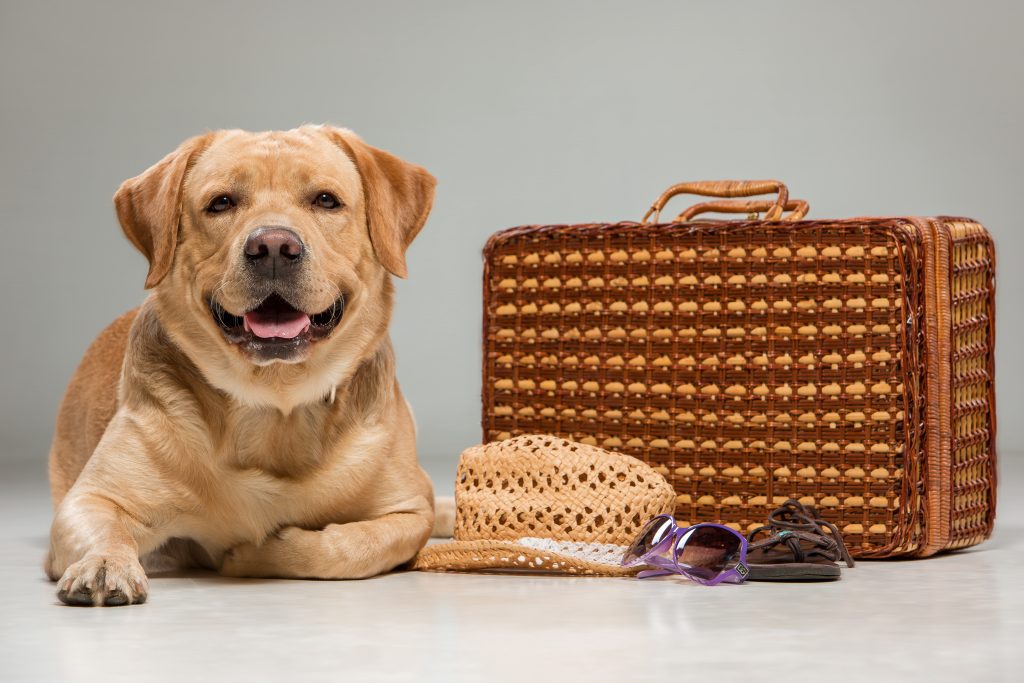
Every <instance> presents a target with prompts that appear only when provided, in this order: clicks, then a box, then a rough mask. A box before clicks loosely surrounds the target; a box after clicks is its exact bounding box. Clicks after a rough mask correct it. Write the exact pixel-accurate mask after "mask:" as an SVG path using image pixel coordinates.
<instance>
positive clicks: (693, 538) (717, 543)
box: [676, 526, 741, 579]
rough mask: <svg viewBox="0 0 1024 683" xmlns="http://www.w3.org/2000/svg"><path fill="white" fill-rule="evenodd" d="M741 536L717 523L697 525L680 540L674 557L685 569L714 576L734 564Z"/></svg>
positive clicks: (738, 552)
mask: <svg viewBox="0 0 1024 683" xmlns="http://www.w3.org/2000/svg"><path fill="white" fill-rule="evenodd" d="M740 545H741V542H740V537H739V536H737V535H736V534H734V533H732V532H730V531H728V530H726V529H723V528H721V527H717V526H698V527H695V528H694V529H693V531H691V532H689V533H687V534H686V535H684V536H683V537H682V538H681V539H680V540H679V545H678V546H676V553H677V555H676V560H677V562H678V563H679V564H680V565H682V566H683V567H685V568H686V569H687V571H689V572H690V573H691V574H693V575H695V576H699V577H700V578H703V579H713V578H715V577H716V576H718V575H719V574H721V573H722V572H724V571H725V570H726V569H728V568H729V567H731V566H733V565H734V564H736V561H737V560H738V559H739V554H740Z"/></svg>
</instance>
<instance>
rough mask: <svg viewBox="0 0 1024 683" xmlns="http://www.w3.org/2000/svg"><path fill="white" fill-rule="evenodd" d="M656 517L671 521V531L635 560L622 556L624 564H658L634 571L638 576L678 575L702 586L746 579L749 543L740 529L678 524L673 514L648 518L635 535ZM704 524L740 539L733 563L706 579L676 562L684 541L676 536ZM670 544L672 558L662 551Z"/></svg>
mask: <svg viewBox="0 0 1024 683" xmlns="http://www.w3.org/2000/svg"><path fill="white" fill-rule="evenodd" d="M659 519H664V520H667V521H669V522H671V523H672V531H671V532H669V533H668V534H666V535H665V538H663V539H661V540H660V541H658V542H657V543H656V544H655V545H654V546H653V547H652V548H651V549H650V550H648V551H647V552H646V553H644V554H643V555H640V556H639V557H637V558H636V559H635V560H630V561H627V560H626V559H625V557H623V560H622V566H623V567H637V566H640V565H649V566H652V567H657V569H645V570H644V571H642V572H640V573H639V574H637V578H638V579H646V578H649V577H652V576H665V575H667V574H680V575H682V576H685V577H686V578H688V579H690V580H691V581H696V582H697V583H699V584H703V585H705V586H716V585H718V584H720V583H723V582H728V583H743V582H744V581H745V580H746V578H747V575H748V574H750V569H749V567H748V566H747V548H748V543H747V539H746V538H745V537H744V536H743V534H741V533H740V532H738V531H736V530H735V529H730V528H729V527H727V526H725V525H723V524H711V523H702V524H694V525H693V526H687V527H681V526H679V523H678V522H676V519H675V517H673V516H672V515H658V516H657V517H652V518H651V519H650V521H648V522H647V524H644V527H643V529H642V530H641V531H640V534H638V535H637V538H640V537H641V536H642V535H643V534H644V533H646V532H647V529H648V528H649V527H650V526H651V525H652V524H654V522H655V521H656V520H659ZM706 527H714V528H718V529H724V530H725V531H728V532H729V533H730V534H732V535H733V536H735V537H736V538H738V539H739V541H740V556H739V559H738V560H737V562H736V564H735V565H734V566H732V567H730V568H728V569H726V570H725V571H723V572H720V573H719V574H718V576H716V577H714V578H712V579H705V578H703V577H700V576H696V575H694V574H693V573H691V572H690V571H687V570H686V565H684V564H680V562H679V551H680V548H683V547H686V543H682V544H680V543H679V539H680V538H682V537H684V536H686V535H687V534H689V533H691V532H693V531H694V530H695V529H700V528H706ZM634 542H635V541H634ZM630 547H631V548H632V547H633V546H632V544H630ZM669 547H671V548H672V559H671V560H669V559H667V558H665V557H662V556H663V555H664V554H665V552H666V551H668V549H669ZM627 552H628V551H627Z"/></svg>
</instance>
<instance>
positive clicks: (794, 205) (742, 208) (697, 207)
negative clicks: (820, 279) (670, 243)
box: [676, 199, 811, 223]
mask: <svg viewBox="0 0 1024 683" xmlns="http://www.w3.org/2000/svg"><path fill="white" fill-rule="evenodd" d="M775 206H776V204H775V203H774V202H772V201H769V200H766V199H765V200H761V201H751V202H730V201H724V202H703V203H701V204H694V205H693V206H691V207H690V208H688V209H687V210H686V211H683V212H682V213H681V214H679V215H678V216H676V222H677V223H685V222H686V221H689V220H693V217H694V216H698V215H700V214H702V213H747V214H751V215H752V218H751V220H756V219H757V214H759V213H761V212H763V211H769V210H771V209H772V208H774V207H775ZM782 208H783V210H784V211H788V212H789V215H788V216H780V217H779V220H782V221H798V220H800V219H802V218H803V217H804V216H806V215H807V212H808V211H809V210H810V208H811V206H810V204H808V203H807V201H806V200H803V199H790V200H789V201H787V202H786V203H785V204H784V205H783V206H782Z"/></svg>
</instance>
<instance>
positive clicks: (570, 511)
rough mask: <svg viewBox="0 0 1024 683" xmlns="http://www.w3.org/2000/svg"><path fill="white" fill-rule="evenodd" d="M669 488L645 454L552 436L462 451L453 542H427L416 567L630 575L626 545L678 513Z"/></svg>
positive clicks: (457, 478)
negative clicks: (649, 525) (658, 519)
mask: <svg viewBox="0 0 1024 683" xmlns="http://www.w3.org/2000/svg"><path fill="white" fill-rule="evenodd" d="M674 500H675V494H674V492H673V490H672V487H671V486H670V485H669V484H668V482H666V481H665V479H664V478H663V477H662V476H661V475H659V474H658V473H657V472H655V471H654V470H653V469H652V468H650V467H649V466H648V465H646V464H644V463H643V462H641V461H639V460H637V459H635V458H631V457H628V456H625V455H620V454H616V453H610V452H608V451H606V450H603V449H601V448H596V447H593V446H588V445H585V444H579V443H573V442H571V441H567V440H565V439H560V438H557V437H553V436H539V435H526V436H520V437H517V438H513V439H509V440H506V441H502V442H496V443H489V444H486V445H481V446H474V447H473V448H469V449H467V450H466V451H464V452H463V454H462V457H461V459H460V461H459V468H458V472H457V474H456V483H455V506H456V509H455V532H454V535H455V542H454V543H448V544H441V545H433V546H428V547H427V548H425V549H424V550H423V551H422V552H421V553H420V554H419V556H418V557H417V559H416V561H415V563H414V565H413V567H414V568H415V569H432V570H449V571H451V570H483V569H495V570H531V571H543V572H552V571H554V572H562V573H572V574H609V575H624V574H631V573H635V571H636V570H635V569H633V570H624V569H622V568H621V567H619V566H618V561H619V559H620V558H621V557H622V553H623V551H624V550H625V548H626V547H627V546H628V545H629V544H630V542H632V540H633V539H634V537H635V536H636V535H637V533H639V531H640V529H641V528H642V527H643V525H644V524H645V523H646V522H647V521H648V520H649V519H650V518H652V517H654V516H656V515H659V514H665V513H667V512H671V511H672V508H673V505H674Z"/></svg>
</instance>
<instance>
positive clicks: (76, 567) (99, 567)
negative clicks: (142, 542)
mask: <svg viewBox="0 0 1024 683" xmlns="http://www.w3.org/2000/svg"><path fill="white" fill-rule="evenodd" d="M148 594H149V580H148V579H147V578H146V572H145V571H144V570H143V569H142V565H141V564H139V561H138V560H137V559H134V558H132V559H128V560H125V559H115V558H112V557H102V556H88V557H85V558H84V559H82V560H79V561H78V562H75V563H74V564H73V565H71V566H70V567H68V568H67V571H65V572H64V576H62V577H61V578H60V581H58V582H57V597H58V598H59V599H60V601H61V602H63V603H64V604H66V605H87V606H96V607H116V606H120V605H137V604H141V603H143V602H145V601H146V596H147V595H148Z"/></svg>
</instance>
